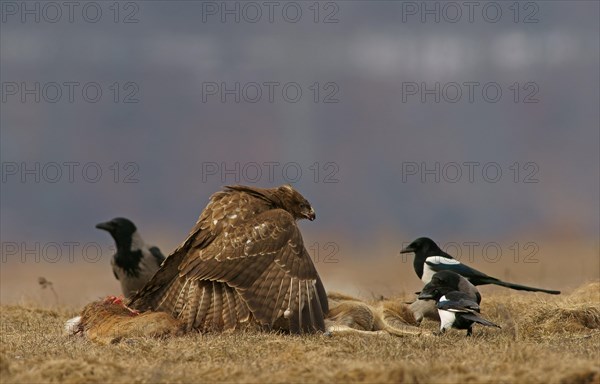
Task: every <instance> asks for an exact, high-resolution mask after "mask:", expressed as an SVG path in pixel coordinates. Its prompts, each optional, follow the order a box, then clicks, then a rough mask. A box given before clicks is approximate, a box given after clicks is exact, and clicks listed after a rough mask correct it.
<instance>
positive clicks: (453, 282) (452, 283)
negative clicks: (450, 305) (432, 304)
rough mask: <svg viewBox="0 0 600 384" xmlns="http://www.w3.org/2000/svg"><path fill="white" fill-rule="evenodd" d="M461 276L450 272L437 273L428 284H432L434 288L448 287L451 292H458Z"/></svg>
mask: <svg viewBox="0 0 600 384" xmlns="http://www.w3.org/2000/svg"><path fill="white" fill-rule="evenodd" d="M460 279H461V276H460V275H459V274H458V273H456V272H452V271H439V272H436V273H435V274H434V275H433V276H432V277H431V281H430V282H429V284H433V285H434V286H436V287H450V288H452V290H453V291H458V290H460V289H459V288H460V287H459V284H460Z"/></svg>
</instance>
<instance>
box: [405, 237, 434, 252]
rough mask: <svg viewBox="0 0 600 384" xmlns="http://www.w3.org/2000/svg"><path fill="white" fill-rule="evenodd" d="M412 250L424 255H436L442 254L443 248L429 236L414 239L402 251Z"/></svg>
mask: <svg viewBox="0 0 600 384" xmlns="http://www.w3.org/2000/svg"><path fill="white" fill-rule="evenodd" d="M411 252H414V253H415V254H419V255H424V256H435V255H440V252H442V250H441V249H440V247H438V246H437V244H436V243H435V242H434V241H433V240H431V239H430V238H429V237H419V238H418V239H417V240H415V241H413V242H412V243H410V244H409V245H408V246H407V247H406V248H404V249H402V250H401V251H400V253H411Z"/></svg>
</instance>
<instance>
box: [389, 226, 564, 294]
mask: <svg viewBox="0 0 600 384" xmlns="http://www.w3.org/2000/svg"><path fill="white" fill-rule="evenodd" d="M410 252H414V254H415V260H414V263H413V266H414V268H415V272H416V273H417V276H419V278H420V279H421V280H422V281H423V282H424V283H425V284H427V283H429V282H430V281H431V277H432V276H433V274H434V273H436V272H439V271H443V270H449V271H453V272H456V273H458V274H459V275H462V276H463V277H465V278H466V279H467V280H469V281H470V282H471V284H473V285H484V284H495V285H500V286H503V287H507V288H511V289H516V290H519V291H531V292H544V293H550V294H552V295H558V294H560V291H553V290H549V289H542V288H534V287H527V286H525V285H520V284H514V283H507V282H505V281H502V280H499V279H497V278H495V277H491V276H488V275H486V274H485V273H482V272H479V271H478V270H476V269H473V268H471V267H469V266H467V265H464V264H463V263H461V262H460V261H458V260H455V259H454V258H453V257H452V256H450V255H449V254H447V253H446V252H444V251H442V250H441V249H440V248H439V247H438V245H437V244H436V243H435V242H434V241H433V240H431V239H429V238H427V237H420V238H418V239H417V240H415V241H413V242H412V243H410V244H409V245H408V246H407V247H406V248H404V249H402V250H401V251H400V253H410Z"/></svg>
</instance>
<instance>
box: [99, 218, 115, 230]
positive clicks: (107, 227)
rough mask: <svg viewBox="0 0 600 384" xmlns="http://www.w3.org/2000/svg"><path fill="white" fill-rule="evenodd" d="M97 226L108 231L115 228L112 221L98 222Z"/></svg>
mask: <svg viewBox="0 0 600 384" xmlns="http://www.w3.org/2000/svg"><path fill="white" fill-rule="evenodd" d="M96 228H98V229H104V230H105V231H108V232H110V231H112V230H113V229H114V227H113V225H112V223H111V222H110V221H107V222H106V223H99V224H96Z"/></svg>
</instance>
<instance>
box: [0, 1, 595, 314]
mask: <svg viewBox="0 0 600 384" xmlns="http://www.w3.org/2000/svg"><path fill="white" fill-rule="evenodd" d="M70 4H71V3H70ZM477 4H478V5H477V6H467V5H465V4H464V3H462V2H457V3H455V2H434V1H432V2H406V1H403V2H389V1H331V2H304V1H296V2H285V1H281V2H274V3H268V2H267V3H265V2H235V1H229V2H221V1H219V2H210V1H208V2H207V1H132V2H118V3H117V2H102V1H96V2H85V1H82V2H73V3H72V4H71V5H65V4H63V3H62V2H33V1H27V2H24V1H15V2H12V1H6V2H5V1H3V2H2V3H1V7H2V8H1V9H0V12H1V13H0V17H1V24H0V57H1V60H0V77H1V82H2V95H1V96H2V102H1V104H0V108H1V111H0V112H1V113H0V124H1V140H0V141H1V142H0V149H1V161H2V183H1V197H0V199H1V214H0V219H1V226H0V235H1V240H2V263H1V271H0V272H1V279H0V280H1V295H0V300H1V302H2V304H8V303H15V302H22V301H35V302H41V303H47V304H48V305H52V304H53V302H54V300H55V299H54V298H53V296H52V295H51V294H50V293H49V292H48V291H47V290H46V291H44V290H41V289H40V288H39V287H38V286H37V282H36V281H37V277H38V276H44V277H45V278H47V279H48V280H50V281H52V282H53V283H54V288H55V289H56V291H57V293H58V296H59V300H61V301H62V303H66V304H72V305H80V304H83V303H86V302H88V301H90V300H93V299H95V298H97V297H99V296H102V295H105V294H109V293H119V286H118V283H117V282H116V281H115V280H114V278H113V277H112V273H111V271H110V266H109V260H110V257H111V255H112V253H113V252H114V246H113V243H112V239H110V238H109V236H108V234H107V233H105V232H101V231H99V230H97V229H95V228H94V225H95V224H96V223H98V222H101V221H106V220H109V219H111V218H113V217H116V216H124V217H128V218H130V219H132V220H133V221H134V222H135V223H136V224H137V226H138V228H139V230H140V233H141V235H142V237H144V239H145V240H146V241H147V242H148V243H152V244H155V245H158V246H159V247H160V248H161V249H162V250H163V252H164V253H165V254H167V253H169V252H170V251H171V250H173V249H174V248H175V247H176V246H177V245H178V244H179V243H180V242H181V241H182V240H183V239H185V237H186V235H187V233H188V231H189V229H190V228H191V227H192V226H193V224H194V223H195V221H196V219H197V217H198V215H199V213H200V212H201V211H202V209H203V208H204V206H205V205H206V203H207V201H208V198H209V196H210V195H211V194H212V193H214V192H215V191H217V190H219V189H220V188H222V186H223V185H229V184H238V183H239V184H251V185H256V186H261V187H270V186H277V185H280V184H284V183H290V184H293V185H294V187H296V188H297V189H298V190H300V191H301V192H302V193H303V194H304V195H305V196H306V197H307V198H308V200H309V201H311V203H312V204H313V206H314V208H315V210H316V212H317V220H316V221H314V222H302V223H301V224H300V225H301V229H302V231H303V235H304V240H305V243H306V246H307V248H308V249H309V252H310V253H311V255H312V257H313V260H314V261H315V264H316V266H317V269H318V270H319V272H320V273H321V275H322V277H323V280H324V281H325V283H326V287H327V288H329V289H332V290H338V291H344V292H347V293H350V294H355V295H359V296H366V297H371V296H373V295H395V294H400V293H411V292H413V291H414V290H416V289H418V288H419V287H420V281H419V280H418V279H417V277H416V276H415V274H414V272H413V270H412V256H411V255H400V254H399V250H400V248H401V247H403V246H404V245H406V244H407V243H408V242H410V241H411V240H414V239H415V238H417V237H420V236H429V237H431V238H433V239H434V240H436V241H437V242H438V243H439V244H440V245H441V246H442V248H444V249H446V250H447V251H448V252H450V253H451V254H454V255H456V256H457V257H459V258H460V259H461V260H462V261H465V262H467V263H469V264H471V265H473V266H475V267H477V268H479V269H480V270H482V271H485V272H488V273H490V274H492V275H496V276H497V277H500V278H504V279H509V280H513V281H515V282H520V283H527V284H530V285H537V286H542V287H547V288H558V289H566V290H569V289H572V288H574V287H577V286H579V285H580V284H581V283H582V282H584V281H588V280H597V279H598V278H600V261H599V259H600V257H599V232H600V224H599V220H600V219H599V218H600V191H599V188H600V177H599V164H600V148H599V147H600V118H599V111H600V97H599V89H600V78H599V67H600V59H599V50H600V48H599V46H600V42H599V36H600V28H599V19H600V18H599V14H600V9H599V3H598V2H591V1H551V2H550V1H537V2H480V3H477ZM486 289H487V288H486ZM489 289H492V288H489ZM519 294H522V293H519Z"/></svg>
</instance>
